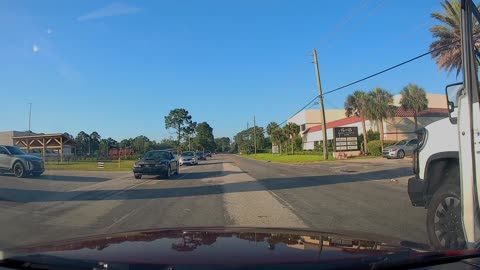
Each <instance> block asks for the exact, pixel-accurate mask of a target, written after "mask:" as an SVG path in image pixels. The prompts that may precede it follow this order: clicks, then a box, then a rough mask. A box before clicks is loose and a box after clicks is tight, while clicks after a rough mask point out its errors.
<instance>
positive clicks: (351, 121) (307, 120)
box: [288, 94, 448, 150]
mask: <svg viewBox="0 0 480 270" xmlns="http://www.w3.org/2000/svg"><path fill="white" fill-rule="evenodd" d="M400 98H401V96H400V95H395V96H394V97H393V100H394V102H393V104H394V105H395V106H397V110H396V112H395V115H394V117H393V118H390V119H387V120H386V121H384V123H383V126H384V128H383V129H384V132H385V133H384V139H385V140H395V141H398V140H403V139H407V138H415V137H416V134H415V122H414V118H413V111H405V110H403V109H402V108H401V107H400ZM427 99H428V108H427V109H426V110H425V111H422V112H419V113H418V114H417V120H418V126H419V127H424V126H426V125H429V124H431V123H433V122H436V121H438V120H440V119H443V118H445V117H448V109H447V100H446V96H445V95H444V94H427ZM328 111H334V113H332V114H327V112H328ZM328 115H332V116H331V118H329V116H328ZM325 118H326V119H327V139H328V140H332V139H333V128H335V127H357V128H358V132H359V135H361V134H362V133H363V130H362V125H361V119H360V118H359V117H356V116H353V117H345V111H344V110H327V111H326V117H325ZM288 122H294V123H296V124H298V125H300V127H302V126H303V127H305V128H303V129H302V128H301V131H300V133H301V136H302V137H303V149H305V150H313V149H314V148H315V146H316V145H318V144H320V142H322V141H323V134H322V125H321V124H313V123H314V122H315V123H319V122H320V110H307V111H304V112H301V113H298V114H297V115H295V116H293V117H292V118H290V119H289V120H288ZM365 124H366V129H367V130H370V129H371V130H373V131H376V132H378V130H379V123H377V121H369V120H367V121H366V123H365Z"/></svg>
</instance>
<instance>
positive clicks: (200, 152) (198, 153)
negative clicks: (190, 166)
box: [196, 151, 207, 160]
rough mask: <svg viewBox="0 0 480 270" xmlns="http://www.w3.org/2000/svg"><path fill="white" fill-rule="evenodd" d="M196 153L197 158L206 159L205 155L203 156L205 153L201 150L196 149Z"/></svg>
mask: <svg viewBox="0 0 480 270" xmlns="http://www.w3.org/2000/svg"><path fill="white" fill-rule="evenodd" d="M196 155H197V158H198V160H207V157H206V156H205V153H204V152H202V151H198V152H197V154H196Z"/></svg>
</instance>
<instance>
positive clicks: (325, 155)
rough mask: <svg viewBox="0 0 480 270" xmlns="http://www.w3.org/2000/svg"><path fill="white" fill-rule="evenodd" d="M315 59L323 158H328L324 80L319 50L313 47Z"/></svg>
mask: <svg viewBox="0 0 480 270" xmlns="http://www.w3.org/2000/svg"><path fill="white" fill-rule="evenodd" d="M313 59H314V60H315V70H316V71H317V85H318V94H319V98H320V110H322V134H323V158H324V159H325V160H327V159H328V149H327V124H326V120H325V107H324V106H323V92H322V81H321V80H320V69H319V68H318V57H317V50H315V49H313Z"/></svg>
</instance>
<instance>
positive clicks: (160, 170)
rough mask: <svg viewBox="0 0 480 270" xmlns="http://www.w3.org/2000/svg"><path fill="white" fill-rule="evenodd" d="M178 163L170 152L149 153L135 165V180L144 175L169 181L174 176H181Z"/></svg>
mask: <svg viewBox="0 0 480 270" xmlns="http://www.w3.org/2000/svg"><path fill="white" fill-rule="evenodd" d="M178 163H179V162H178V160H177V158H176V157H175V155H174V154H172V152H170V151H164V150H153V151H148V152H147V153H145V155H144V156H143V158H141V159H140V160H138V161H137V162H135V164H134V165H133V175H134V176H135V179H141V178H142V175H158V176H163V177H165V178H167V179H168V178H170V176H172V174H179V164H178Z"/></svg>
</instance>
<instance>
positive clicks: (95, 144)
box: [88, 131, 102, 155]
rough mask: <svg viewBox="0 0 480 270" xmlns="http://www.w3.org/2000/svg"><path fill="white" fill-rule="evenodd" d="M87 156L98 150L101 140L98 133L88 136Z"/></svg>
mask: <svg viewBox="0 0 480 270" xmlns="http://www.w3.org/2000/svg"><path fill="white" fill-rule="evenodd" d="M89 137H90V140H89V148H88V154H89V155H90V154H91V153H95V152H97V151H98V150H99V149H100V139H101V138H102V137H101V136H100V134H98V132H96V131H94V132H92V133H91V134H90V136H89Z"/></svg>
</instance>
